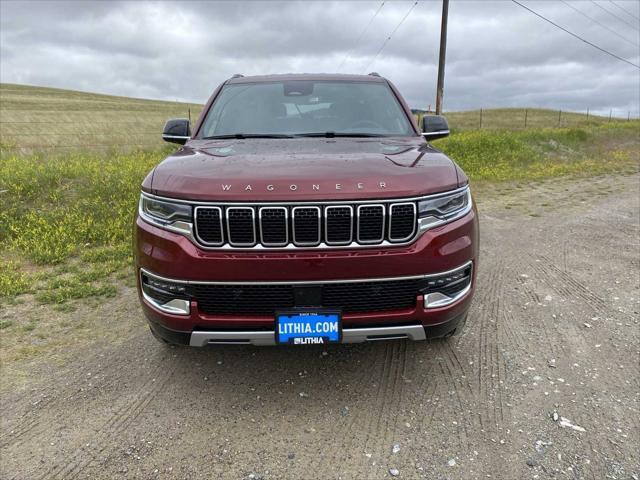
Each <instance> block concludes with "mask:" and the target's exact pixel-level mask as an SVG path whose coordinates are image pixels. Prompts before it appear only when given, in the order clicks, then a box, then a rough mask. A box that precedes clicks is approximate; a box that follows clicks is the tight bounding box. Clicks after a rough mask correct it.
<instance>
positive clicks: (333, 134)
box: [295, 132, 388, 138]
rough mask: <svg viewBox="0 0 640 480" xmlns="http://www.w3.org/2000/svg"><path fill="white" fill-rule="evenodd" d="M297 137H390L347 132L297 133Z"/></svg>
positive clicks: (380, 134)
mask: <svg viewBox="0 0 640 480" xmlns="http://www.w3.org/2000/svg"><path fill="white" fill-rule="evenodd" d="M295 136H296V137H325V138H334V137H387V136H388V135H384V134H382V133H365V132H355V133H346V132H312V133H297V134H296V135H295Z"/></svg>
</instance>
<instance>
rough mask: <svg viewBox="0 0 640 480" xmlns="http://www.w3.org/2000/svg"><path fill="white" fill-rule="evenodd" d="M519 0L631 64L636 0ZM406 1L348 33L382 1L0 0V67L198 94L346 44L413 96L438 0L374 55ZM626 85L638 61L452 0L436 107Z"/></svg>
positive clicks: (504, 102) (639, 50) (559, 98)
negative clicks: (234, 78) (237, 75)
mask: <svg viewBox="0 0 640 480" xmlns="http://www.w3.org/2000/svg"><path fill="white" fill-rule="evenodd" d="M520 1H521V3H523V4H525V5H527V6H528V7H530V8H531V9H533V10H535V11H537V12H538V13H540V14H542V15H544V16H545V17H547V18H549V19H550V20H553V21H554V22H556V23H558V24H559V25H561V26H563V27H565V28H567V29H569V30H571V31H573V32H574V33H576V34H578V35H580V36H582V37H584V38H586V39H587V40H589V41H591V42H592V43H595V44H597V45H598V46H600V47H602V48H604V49H606V50H609V51H611V52H612V53H615V54H616V55H618V56H620V57H623V58H625V59H627V60H629V61H631V62H632V63H635V64H640V47H638V44H639V43H640V33H639V29H640V21H639V20H638V18H640V2H638V1H637V0H616V1H615V2H611V1H604V0H598V1H597V2H595V3H594V2H591V1H570V2H568V3H569V5H567V4H566V3H563V2H562V1H561V0H547V1H532V0H520ZM413 3H414V1H386V2H384V5H383V6H382V8H381V10H380V11H379V13H378V15H377V16H376V18H375V19H374V20H373V22H372V23H371V25H370V27H369V29H368V30H367V31H366V32H365V33H364V35H362V36H361V34H362V32H363V29H364V28H365V26H366V25H367V24H368V22H369V21H370V20H371V18H372V17H373V15H374V13H375V12H376V10H378V8H379V7H380V5H381V4H382V2H381V1H353V2H335V3H332V2H308V1H307V2H284V3H272V2H262V1H253V2H241V1H236V2H225V3H216V2H178V1H167V2H146V1H137V2H115V1H114V2H80V1H71V2H63V1H51V2H36V1H29V0H27V1H24V0H23V1H19V2H14V1H6V0H1V1H0V19H1V20H0V22H1V24H0V27H1V29H0V81H2V82H9V83H22V84H31V85H42V86H53V87H60V88H69V89H77V90H85V91H91V92H101V93H109V94H116V95H125V96H135V97H145V98H158V99H170V100H185V101H193V102H198V103H203V102H204V101H205V100H206V99H207V97H208V96H209V95H210V93H211V92H212V90H213V89H214V88H215V86H216V85H217V84H219V83H220V82H222V81H223V80H225V79H226V78H228V77H230V76H231V75H232V74H234V73H243V74H245V75H250V74H263V73H288V72H336V71H338V67H339V66H340V64H341V63H342V62H343V60H344V59H345V57H346V56H347V55H348V54H349V58H348V59H347V60H346V61H345V62H344V65H343V66H342V68H341V70H340V71H341V72H344V73H368V72H370V71H377V72H380V74H382V75H383V76H386V77H387V78H389V79H390V80H391V81H392V82H394V83H395V84H396V85H397V86H398V87H399V89H400V91H401V92H402V93H403V94H404V96H405V97H406V99H407V100H408V102H409V104H410V105H411V106H412V107H414V108H425V107H427V106H428V105H429V104H432V105H433V104H434V98H435V84H436V72H437V58H438V45H439V35H440V12H441V2H440V1H424V0H423V1H420V2H419V3H418V5H417V6H415V8H414V9H413V10H412V11H411V13H410V15H409V16H408V17H407V19H406V20H405V22H404V23H403V24H402V25H401V26H400V27H399V28H398V30H397V31H396V33H395V34H394V35H393V37H392V38H391V39H390V40H389V41H388V43H387V44H386V46H385V48H384V50H383V51H382V52H381V53H380V54H379V55H378V57H377V58H376V57H375V55H376V52H378V50H379V49H380V47H381V46H382V45H383V43H384V42H385V39H386V38H387V37H388V36H389V35H390V33H391V32H392V31H393V30H394V28H395V27H396V26H397V25H398V23H399V22H400V20H401V19H402V17H403V16H404V15H405V14H406V13H407V11H408V10H409V9H410V8H411V6H412V5H413ZM571 7H573V8H571ZM576 10H578V11H576ZM625 10H627V11H628V12H629V13H627V12H625ZM579 12H581V13H579ZM585 15H586V16H588V17H591V18H592V19H593V20H591V19H589V18H586V17H585ZM596 22H599V23H600V24H602V25H599V24H598V23H596ZM605 27H606V28H605ZM360 36H361V39H360V41H359V42H358V41H357V40H358V38H359V37H360ZM639 92H640V70H639V69H637V68H635V67H633V66H631V65H629V64H626V63H623V62H621V61H620V60H617V59H615V58H612V57H610V56H608V55H605V54H604V53H602V52H600V51H598V50H596V49H594V48H592V47H590V46H588V45H586V44H584V43H582V42H581V41H579V40H577V39H575V38H573V37H571V36H570V35H568V34H567V33H565V32H563V31H561V30H559V29H558V28H556V27H554V26H552V25H550V24H548V23H546V22H544V21H543V20H541V19H540V18H538V17H536V16H535V15H533V14H532V13H530V12H528V11H526V10H524V9H523V8H521V7H519V6H518V5H516V4H515V3H512V2H510V1H499V2H490V1H481V0H476V1H461V0H451V4H450V8H449V40H448V46H447V68H446V76H445V97H444V103H445V110H467V109H476V108H480V107H485V108H488V107H498V106H505V107H517V106H536V107H549V108H562V109H564V110H577V111H583V110H585V109H586V108H587V107H589V108H590V109H591V110H592V111H600V112H606V113H607V114H608V112H609V109H610V108H613V109H614V112H615V113H617V114H618V115H620V116H626V115H627V111H629V110H631V111H632V112H633V113H634V114H635V115H636V116H637V115H638V110H640V107H639V103H640V98H639V97H640V93H639Z"/></svg>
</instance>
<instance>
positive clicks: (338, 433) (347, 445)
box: [310, 344, 389, 472]
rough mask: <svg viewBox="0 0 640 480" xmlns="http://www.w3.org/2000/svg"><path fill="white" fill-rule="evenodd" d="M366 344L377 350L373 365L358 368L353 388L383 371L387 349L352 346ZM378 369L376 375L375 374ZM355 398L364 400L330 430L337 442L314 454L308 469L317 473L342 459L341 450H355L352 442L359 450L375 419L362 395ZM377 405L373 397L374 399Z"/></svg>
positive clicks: (368, 381) (359, 387)
mask: <svg viewBox="0 0 640 480" xmlns="http://www.w3.org/2000/svg"><path fill="white" fill-rule="evenodd" d="M368 347H374V348H375V349H376V350H377V352H376V354H375V360H374V361H373V364H372V365H371V366H370V368H368V369H360V371H359V377H358V378H359V381H358V382H356V383H354V384H353V388H354V389H356V390H357V391H362V390H363V388H361V387H362V386H363V385H364V384H365V382H366V383H370V382H371V381H372V380H373V379H375V378H382V375H383V374H384V371H385V367H386V366H387V362H386V360H387V356H388V353H389V349H388V348H380V347H383V345H382V344H377V345H369V346H365V345H360V346H354V348H360V349H367V348H368ZM379 372H380V375H378V373H379ZM381 383H382V382H380V381H378V382H376V385H377V390H376V399H377V398H378V397H379V392H380V389H381V388H382V386H381ZM358 400H364V401H365V402H367V403H366V404H365V405H363V406H362V407H361V408H360V407H357V406H356V408H351V409H350V410H349V414H348V417H347V419H346V420H345V421H344V422H342V424H341V425H340V426H339V427H338V428H337V429H333V430H332V436H333V437H334V438H338V439H340V440H341V441H340V442H332V443H331V446H330V448H329V449H328V451H326V452H325V454H324V455H318V456H317V457H315V458H314V461H312V462H311V464H310V471H313V472H320V471H323V465H327V464H328V465H339V464H340V461H341V460H342V458H343V456H344V453H345V451H348V452H352V451H354V449H355V445H356V443H357V448H358V449H361V448H362V445H363V442H362V438H361V436H362V435H367V434H368V432H369V431H370V430H371V428H372V427H371V426H372V424H373V423H374V420H376V418H375V417H374V415H371V414H370V413H369V409H368V408H367V407H369V406H370V405H369V403H368V400H369V399H367V398H366V397H365V398H362V397H361V398H359V399H358ZM376 405H377V400H376ZM362 426H363V427H364V428H356V427H362Z"/></svg>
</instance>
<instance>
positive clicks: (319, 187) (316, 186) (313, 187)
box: [220, 180, 387, 192]
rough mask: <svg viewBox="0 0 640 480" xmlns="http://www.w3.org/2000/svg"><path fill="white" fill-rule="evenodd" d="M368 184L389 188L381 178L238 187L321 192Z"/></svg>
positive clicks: (228, 187)
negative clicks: (375, 180) (345, 181)
mask: <svg viewBox="0 0 640 480" xmlns="http://www.w3.org/2000/svg"><path fill="white" fill-rule="evenodd" d="M220 186H221V188H222V191H223V192H230V191H232V189H233V187H234V185H233V184H230V183H223V184H221V185H220ZM366 186H369V187H372V188H375V189H378V190H384V189H385V188H387V182H385V181H384V180H380V181H378V182H375V183H373V182H366V184H365V182H356V183H354V184H352V185H347V184H344V183H331V184H326V183H312V184H309V185H298V184H297V183H289V184H287V183H285V184H278V185H275V184H273V183H270V184H268V185H263V186H255V187H254V185H252V184H251V183H247V184H244V185H239V186H236V189H237V188H241V189H242V190H244V191H245V192H253V190H254V189H255V190H259V191H265V190H266V191H267V192H275V191H282V190H289V191H291V192H296V191H298V190H301V191H304V190H306V191H309V190H310V191H313V192H320V191H330V190H337V191H339V190H345V189H348V188H349V187H351V188H352V189H353V190H364V189H365V187H366Z"/></svg>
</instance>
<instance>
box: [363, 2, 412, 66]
mask: <svg viewBox="0 0 640 480" xmlns="http://www.w3.org/2000/svg"><path fill="white" fill-rule="evenodd" d="M416 5H418V1H417V0H416V2H414V4H413V5H411V8H410V9H409V11H407V13H406V14H405V15H404V17H402V20H400V23H398V25H396V28H394V29H393V31H392V32H391V33H390V34H389V36H388V37H387V39H386V40H385V41H384V43H383V44H382V45H381V46H380V48H379V49H378V51H377V52H376V55H375V56H374V57H373V60H371V61H370V62H369V64H368V65H367V67H366V68H365V69H364V71H365V72H366V71H367V70H369V67H370V66H371V65H373V63H374V62H375V61H376V59H377V58H378V55H380V53H381V52H382V50H384V47H386V46H387V43H389V40H391V37H393V35H394V33H396V32H397V31H398V29H399V28H400V26H401V25H402V24H403V23H404V21H405V20H406V19H407V17H408V16H409V14H410V13H411V12H412V11H413V9H414V8H415V6H416Z"/></svg>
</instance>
